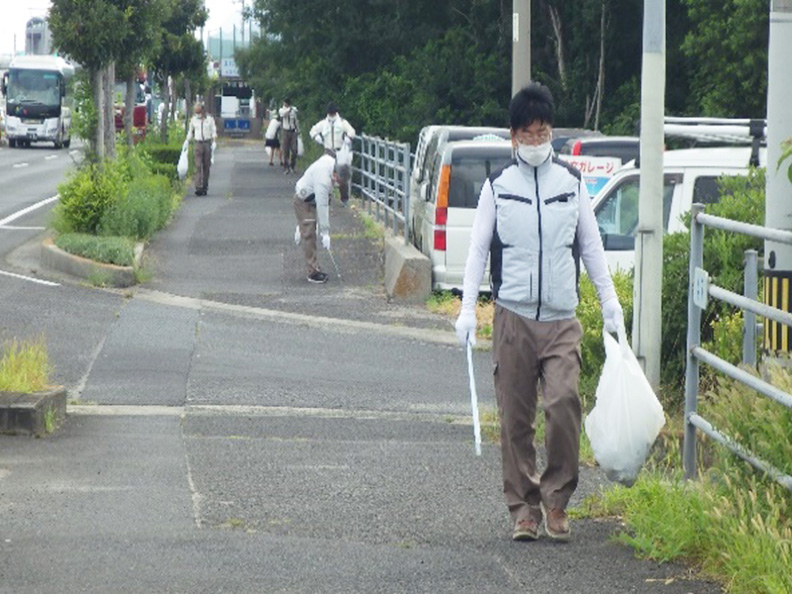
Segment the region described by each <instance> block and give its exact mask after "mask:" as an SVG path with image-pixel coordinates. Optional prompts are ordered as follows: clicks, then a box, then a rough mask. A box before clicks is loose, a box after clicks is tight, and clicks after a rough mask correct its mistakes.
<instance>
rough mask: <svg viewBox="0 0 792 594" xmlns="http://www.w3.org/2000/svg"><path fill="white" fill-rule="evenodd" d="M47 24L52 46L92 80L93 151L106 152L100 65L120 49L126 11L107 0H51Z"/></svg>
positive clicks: (113, 56) (102, 67)
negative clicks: (75, 63) (95, 115)
mask: <svg viewBox="0 0 792 594" xmlns="http://www.w3.org/2000/svg"><path fill="white" fill-rule="evenodd" d="M49 26H50V30H51V31H52V39H53V43H54V45H55V47H57V48H59V49H60V50H61V52H62V53H64V54H66V55H68V56H69V57H70V58H71V59H73V60H75V61H76V62H77V63H79V64H82V66H83V67H84V68H86V69H87V70H88V72H89V75H90V79H91V80H92V81H93V90H94V105H95V107H96V111H97V114H98V120H97V122H98V125H97V127H96V134H95V136H94V138H93V142H92V145H93V146H92V149H93V154H94V155H96V157H98V158H102V157H103V156H104V154H105V143H104V138H105V133H104V131H105V120H104V118H103V117H101V114H102V113H103V106H104V97H103V94H102V86H103V85H102V81H103V69H104V68H105V67H106V66H107V65H108V64H111V63H112V62H113V60H114V59H115V58H116V57H117V56H118V55H119V53H120V51H121V40H122V39H123V37H124V34H125V33H124V32H125V30H126V15H125V13H124V11H123V10H122V9H121V8H119V7H118V6H116V5H114V4H112V3H110V2H108V1H107V0H52V6H51V7H50V12H49Z"/></svg>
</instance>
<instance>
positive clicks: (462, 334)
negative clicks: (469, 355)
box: [454, 309, 476, 346]
mask: <svg viewBox="0 0 792 594" xmlns="http://www.w3.org/2000/svg"><path fill="white" fill-rule="evenodd" d="M454 330H455V331H456V335H457V338H458V339H459V343H460V344H461V345H462V346H466V345H467V341H468V340H470V344H471V345H475V344H476V312H475V311H468V310H464V309H463V310H462V311H461V312H460V313H459V317H458V318H457V321H456V324H454Z"/></svg>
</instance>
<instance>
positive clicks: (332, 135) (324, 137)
mask: <svg viewBox="0 0 792 594" xmlns="http://www.w3.org/2000/svg"><path fill="white" fill-rule="evenodd" d="M309 136H310V137H311V138H313V139H314V140H315V141H316V142H318V143H319V144H321V145H322V146H324V147H325V148H326V149H333V150H336V151H337V150H338V149H340V148H341V146H342V145H343V143H344V138H349V139H350V140H351V139H353V138H354V137H355V129H354V128H353V127H352V125H351V124H350V123H349V122H347V121H346V120H345V119H344V118H342V117H341V115H339V114H336V116H335V117H334V118H332V119H331V118H330V116H327V117H326V118H325V119H323V120H319V121H318V122H316V124H314V126H313V128H311V131H310V132H309Z"/></svg>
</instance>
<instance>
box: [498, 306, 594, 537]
mask: <svg viewBox="0 0 792 594" xmlns="http://www.w3.org/2000/svg"><path fill="white" fill-rule="evenodd" d="M582 335H583V329H582V327H581V325H580V322H579V321H578V320H577V318H572V319H569V320H559V321H555V322H537V321H535V320H530V319H527V318H524V317H521V316H519V315H517V314H515V313H514V312H512V311H509V310H507V309H505V308H503V307H501V306H499V305H496V307H495V317H494V321H493V331H492V349H493V361H494V372H493V373H494V380H495V396H496V398H497V401H498V408H499V409H500V413H501V455H502V464H503V469H502V470H503V492H504V494H505V496H506V505H507V506H508V508H509V512H510V514H511V517H512V520H513V521H514V522H517V521H519V520H524V519H527V518H528V517H529V516H533V517H536V516H535V514H536V512H537V509H538V506H539V504H540V503H544V505H545V507H546V508H548V509H552V508H561V509H566V506H567V504H568V503H569V499H570V498H571V497H572V493H573V492H574V491H575V488H576V487H577V483H578V459H579V455H580V421H581V407H580V397H579V395H578V378H579V376H580V362H581V359H580V339H581V337H582ZM539 386H541V393H542V403H543V408H544V413H545V448H546V450H547V465H546V467H545V469H544V471H543V472H542V473H541V475H540V474H539V471H538V470H537V466H536V446H535V444H534V437H535V434H536V409H537V399H538V389H537V388H538V387H539Z"/></svg>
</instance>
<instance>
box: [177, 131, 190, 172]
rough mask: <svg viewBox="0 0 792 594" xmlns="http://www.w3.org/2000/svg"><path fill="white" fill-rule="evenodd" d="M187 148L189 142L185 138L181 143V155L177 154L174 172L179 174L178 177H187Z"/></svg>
mask: <svg viewBox="0 0 792 594" xmlns="http://www.w3.org/2000/svg"><path fill="white" fill-rule="evenodd" d="M189 148H190V144H189V143H188V142H187V141H186V140H185V141H184V144H183V145H182V151H181V155H179V164H178V165H176V173H177V174H178V175H179V179H184V178H185V177H187V170H188V169H189V163H188V162H187V153H188V152H189Z"/></svg>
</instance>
